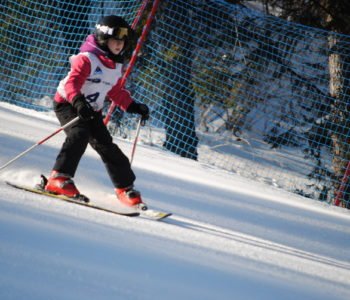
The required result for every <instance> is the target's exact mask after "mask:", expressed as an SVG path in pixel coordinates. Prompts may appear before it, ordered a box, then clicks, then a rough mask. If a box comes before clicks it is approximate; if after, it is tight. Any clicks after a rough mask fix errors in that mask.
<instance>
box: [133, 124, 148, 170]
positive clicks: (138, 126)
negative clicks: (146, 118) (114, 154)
mask: <svg viewBox="0 0 350 300" xmlns="http://www.w3.org/2000/svg"><path fill="white" fill-rule="evenodd" d="M141 125H142V126H143V125H145V124H144V122H143V121H142V119H141V118H140V120H139V122H138V123H137V128H136V136H135V140H134V143H133V145H132V149H131V156H130V165H131V164H132V161H133V160H134V156H135V150H136V144H137V141H138V139H139V135H140V129H141Z"/></svg>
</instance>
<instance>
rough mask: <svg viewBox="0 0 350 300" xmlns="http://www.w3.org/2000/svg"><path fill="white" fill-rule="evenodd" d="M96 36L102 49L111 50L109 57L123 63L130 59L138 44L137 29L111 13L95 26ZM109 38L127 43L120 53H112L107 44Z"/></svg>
mask: <svg viewBox="0 0 350 300" xmlns="http://www.w3.org/2000/svg"><path fill="white" fill-rule="evenodd" d="M94 35H95V38H96V41H97V43H98V44H99V46H100V47H101V49H102V50H104V51H107V52H109V55H108V56H109V57H110V58H112V59H113V60H114V61H116V62H119V63H123V62H124V61H125V60H127V59H130V57H131V54H132V51H133V50H134V48H135V44H136V35H135V31H134V30H133V29H132V28H131V27H130V25H129V24H128V23H127V22H126V21H125V20H124V19H123V18H122V17H119V16H115V15H111V16H105V17H102V18H101V19H100V20H99V21H98V22H97V24H96V26H95V33H94ZM109 38H114V39H117V40H124V42H125V45H124V48H123V50H122V52H121V53H120V54H118V55H115V54H113V53H111V52H110V51H109V49H108V46H107V41H108V39H109Z"/></svg>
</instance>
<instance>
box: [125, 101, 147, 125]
mask: <svg viewBox="0 0 350 300" xmlns="http://www.w3.org/2000/svg"><path fill="white" fill-rule="evenodd" d="M126 111H127V112H128V113H132V114H139V115H141V121H147V120H148V119H149V108H148V106H147V105H146V104H143V103H137V102H131V104H130V105H129V107H128V109H127V110H126Z"/></svg>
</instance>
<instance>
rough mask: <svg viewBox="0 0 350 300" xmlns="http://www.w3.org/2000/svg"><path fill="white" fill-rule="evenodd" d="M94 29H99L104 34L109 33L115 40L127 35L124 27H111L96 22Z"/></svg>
mask: <svg viewBox="0 0 350 300" xmlns="http://www.w3.org/2000/svg"><path fill="white" fill-rule="evenodd" d="M96 29H98V30H100V31H101V32H103V33H104V34H107V35H110V36H111V37H113V38H115V39H117V40H122V39H124V38H127V37H128V28H125V27H117V28H112V27H109V26H107V25H100V24H97V25H96Z"/></svg>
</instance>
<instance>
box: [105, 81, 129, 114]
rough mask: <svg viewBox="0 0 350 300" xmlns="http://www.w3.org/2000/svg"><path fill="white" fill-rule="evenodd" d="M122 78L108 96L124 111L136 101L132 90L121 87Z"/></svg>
mask: <svg viewBox="0 0 350 300" xmlns="http://www.w3.org/2000/svg"><path fill="white" fill-rule="evenodd" d="M120 82H121V80H120V79H119V81H118V83H117V84H116V85H114V86H113V88H112V89H111V90H110V91H109V92H108V94H107V96H108V98H109V99H110V100H111V101H112V102H114V103H115V105H116V106H118V107H119V108H121V109H122V110H123V111H126V110H127V109H128V107H129V105H130V104H131V103H132V102H134V101H133V99H132V97H131V95H130V92H129V91H128V90H126V89H124V88H121V87H120Z"/></svg>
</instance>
